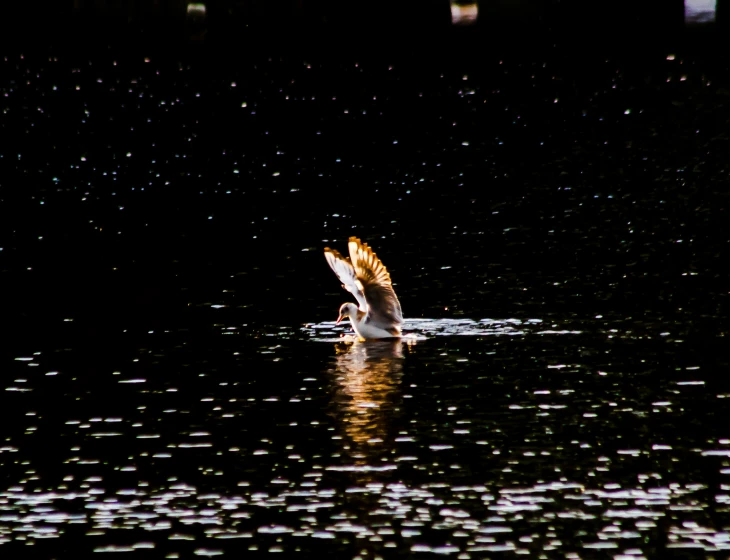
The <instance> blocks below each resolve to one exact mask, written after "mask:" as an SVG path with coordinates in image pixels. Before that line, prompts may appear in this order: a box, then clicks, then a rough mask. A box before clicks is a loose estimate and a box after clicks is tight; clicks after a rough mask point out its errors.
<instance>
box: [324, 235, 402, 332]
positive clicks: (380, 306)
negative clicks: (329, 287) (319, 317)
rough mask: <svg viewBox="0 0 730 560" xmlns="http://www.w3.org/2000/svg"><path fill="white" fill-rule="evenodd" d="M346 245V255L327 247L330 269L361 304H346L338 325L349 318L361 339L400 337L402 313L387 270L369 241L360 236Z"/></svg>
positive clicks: (343, 306)
mask: <svg viewBox="0 0 730 560" xmlns="http://www.w3.org/2000/svg"><path fill="white" fill-rule="evenodd" d="M347 248H348V249H349V251H350V256H349V257H343V256H342V255H341V254H340V253H339V252H338V251H337V250H336V249H330V248H329V247H325V248H324V256H325V258H326V259H327V263H329V265H330V268H332V270H333V271H334V273H335V274H336V275H337V278H339V279H340V281H341V282H342V287H343V288H344V289H345V290H347V291H348V292H350V293H351V294H352V295H354V296H355V299H357V303H358V304H359V305H355V304H354V303H343V304H342V305H341V306H340V311H339V313H340V314H339V317H338V318H337V324H338V325H339V324H340V321H342V319H344V318H345V317H347V318H349V319H350V324H352V328H353V329H355V332H356V333H357V335H358V337H359V338H360V339H361V340H371V339H378V338H397V337H400V336H401V327H402V325H403V313H402V311H401V307H400V302H399V301H398V297H397V296H396V295H395V291H394V290H393V284H392V283H391V280H390V274H389V273H388V270H387V269H386V268H385V266H384V265H383V263H382V262H380V259H379V258H378V256H377V255H376V254H375V253H374V252H373V250H372V249H371V248H370V247H368V244H367V243H363V242H362V241H360V240H359V239H358V238H357V237H350V239H349V241H348V243H347Z"/></svg>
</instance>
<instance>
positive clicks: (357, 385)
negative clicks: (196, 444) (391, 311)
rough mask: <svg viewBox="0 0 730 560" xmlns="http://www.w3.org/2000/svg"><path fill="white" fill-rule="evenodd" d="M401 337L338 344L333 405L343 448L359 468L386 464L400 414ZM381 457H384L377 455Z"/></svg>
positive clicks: (333, 372)
mask: <svg viewBox="0 0 730 560" xmlns="http://www.w3.org/2000/svg"><path fill="white" fill-rule="evenodd" d="M404 347H405V348H407V346H406V345H405V344H404V343H403V342H402V341H400V340H393V341H391V340H388V341H366V342H361V341H355V342H352V343H339V344H337V345H336V346H335V352H336V356H335V364H334V366H335V367H334V369H333V370H332V371H331V373H332V374H333V375H334V380H333V381H334V395H333V404H334V406H335V414H336V416H337V417H338V420H339V421H340V424H341V427H342V431H341V434H342V436H343V439H345V440H346V441H345V442H344V445H343V449H344V450H345V451H346V453H347V455H348V456H349V457H350V458H351V459H352V460H353V463H354V465H356V466H366V465H370V466H372V467H375V468H377V467H378V466H381V467H382V466H384V465H383V462H382V461H384V460H387V459H386V458H385V457H382V456H383V455H384V454H385V453H386V452H387V451H388V450H389V449H390V448H391V446H392V444H393V434H392V419H393V418H394V417H395V416H397V415H398V412H399V410H400V407H399V403H400V400H401V392H400V384H401V376H402V371H403V351H404ZM379 457H382V459H381V461H378V458H379Z"/></svg>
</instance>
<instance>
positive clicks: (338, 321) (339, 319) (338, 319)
mask: <svg viewBox="0 0 730 560" xmlns="http://www.w3.org/2000/svg"><path fill="white" fill-rule="evenodd" d="M342 319H343V317H342V315H340V316H339V317H337V322H336V323H335V325H339V324H340V321H342Z"/></svg>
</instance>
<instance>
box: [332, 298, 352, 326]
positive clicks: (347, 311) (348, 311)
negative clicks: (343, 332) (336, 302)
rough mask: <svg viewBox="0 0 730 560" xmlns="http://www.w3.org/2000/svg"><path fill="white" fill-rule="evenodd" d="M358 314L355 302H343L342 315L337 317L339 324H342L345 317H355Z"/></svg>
mask: <svg viewBox="0 0 730 560" xmlns="http://www.w3.org/2000/svg"><path fill="white" fill-rule="evenodd" d="M356 315H357V307H356V306H355V304H354V303H343V304H342V305H341V306H340V316H339V317H337V323H336V324H337V325H339V324H340V321H342V319H344V318H345V317H354V316H356Z"/></svg>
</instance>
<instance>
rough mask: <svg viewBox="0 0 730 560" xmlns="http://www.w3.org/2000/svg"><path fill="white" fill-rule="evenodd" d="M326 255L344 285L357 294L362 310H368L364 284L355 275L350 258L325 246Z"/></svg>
mask: <svg viewBox="0 0 730 560" xmlns="http://www.w3.org/2000/svg"><path fill="white" fill-rule="evenodd" d="M324 256H325V258H326V259H327V263H329V265H330V268H331V269H332V270H333V271H334V272H335V274H336V275H337V278H339V279H340V282H342V287H343V288H345V289H346V290H347V291H348V292H350V293H351V294H352V295H354V296H355V299H357V303H358V305H359V306H360V311H367V310H368V303H367V299H366V298H365V294H364V292H363V289H362V284H360V282H359V281H358V279H357V276H356V275H355V269H354V268H352V265H351V264H350V259H349V258H346V257H343V256H342V255H341V254H340V252H339V251H337V250H336V249H330V248H329V247H325V248H324Z"/></svg>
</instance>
